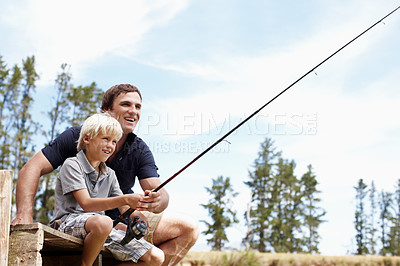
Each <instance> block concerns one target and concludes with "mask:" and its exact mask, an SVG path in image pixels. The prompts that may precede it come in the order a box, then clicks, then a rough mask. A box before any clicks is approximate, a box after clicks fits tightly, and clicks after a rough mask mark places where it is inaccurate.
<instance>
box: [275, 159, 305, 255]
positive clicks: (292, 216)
mask: <svg viewBox="0 0 400 266" xmlns="http://www.w3.org/2000/svg"><path fill="white" fill-rule="evenodd" d="M276 169H277V173H276V175H275V184H276V188H275V189H274V191H275V192H276V193H277V198H278V199H279V200H278V202H277V204H275V206H276V207H277V208H275V209H274V211H273V212H272V218H271V221H270V224H271V230H270V237H269V244H270V245H271V246H272V247H273V249H274V251H275V252H290V253H296V252H302V251H303V249H302V247H303V244H302V239H301V238H300V237H299V236H300V235H301V221H300V220H301V219H300V216H299V215H300V212H299V209H300V204H301V195H300V186H299V180H298V179H297V177H296V176H295V175H294V169H295V162H294V161H288V160H285V159H283V158H279V161H278V164H277V168H276Z"/></svg>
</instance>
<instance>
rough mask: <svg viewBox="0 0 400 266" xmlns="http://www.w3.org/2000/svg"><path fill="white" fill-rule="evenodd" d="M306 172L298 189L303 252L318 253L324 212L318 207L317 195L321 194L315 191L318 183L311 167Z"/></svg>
mask: <svg viewBox="0 0 400 266" xmlns="http://www.w3.org/2000/svg"><path fill="white" fill-rule="evenodd" d="M307 169H308V171H307V172H306V173H305V174H304V175H303V176H302V177H301V180H300V187H301V191H302V207H301V212H302V216H303V219H304V222H303V226H304V227H305V233H304V246H305V247H304V251H305V252H307V253H319V250H318V244H319V239H320V236H319V234H318V227H319V226H320V224H321V223H323V222H325V221H324V220H323V219H322V217H323V216H325V214H326V211H325V210H323V209H322V208H321V207H319V206H318V203H320V201H321V199H320V198H318V197H317V194H319V193H321V192H320V191H319V190H318V189H317V185H318V181H317V179H316V176H315V174H314V173H313V169H312V166H311V165H308V167H307Z"/></svg>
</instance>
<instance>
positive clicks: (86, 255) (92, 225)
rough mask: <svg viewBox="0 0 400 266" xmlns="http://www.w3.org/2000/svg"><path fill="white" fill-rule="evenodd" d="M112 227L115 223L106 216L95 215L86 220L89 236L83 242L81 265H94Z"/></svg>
mask: <svg viewBox="0 0 400 266" xmlns="http://www.w3.org/2000/svg"><path fill="white" fill-rule="evenodd" d="M112 227H113V221H112V220H111V218H110V217H108V216H105V215H93V216H91V217H89V218H88V219H87V220H86V223H85V230H86V232H87V236H86V237H85V240H84V242H83V252H82V262H81V265H93V263H94V261H95V260H96V258H97V256H98V255H99V253H100V251H101V249H102V248H103V245H104V242H105V241H106V239H107V236H108V235H109V234H110V232H111V230H112Z"/></svg>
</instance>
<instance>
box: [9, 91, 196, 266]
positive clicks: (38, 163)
mask: <svg viewBox="0 0 400 266" xmlns="http://www.w3.org/2000/svg"><path fill="white" fill-rule="evenodd" d="M141 107H142V96H141V94H140V91H139V90H138V89H137V88H136V87H135V86H132V85H130V84H120V85H115V86H113V87H111V88H110V89H109V90H107V91H106V93H105V94H104V97H103V102H102V106H101V109H102V111H103V112H107V113H109V114H110V115H111V116H113V117H114V118H116V119H117V120H118V122H119V123H120V124H121V127H122V131H123V135H122V137H121V139H120V140H119V141H118V143H117V146H116V149H115V152H114V153H113V155H112V156H111V157H110V158H109V159H108V161H107V165H108V166H109V167H110V168H111V169H113V170H114V171H115V173H116V175H117V178H118V181H119V185H120V188H121V190H122V192H123V193H132V190H131V188H132V187H133V185H134V183H135V177H137V178H138V180H139V183H140V186H141V188H142V189H143V191H144V190H153V189H155V188H156V187H158V186H159V185H160V184H161V181H160V179H159V177H158V174H157V167H156V165H155V163H154V158H153V155H152V153H151V152H150V150H149V148H148V146H147V145H146V144H145V143H144V142H143V141H142V140H141V139H140V138H138V137H137V136H136V135H135V134H133V133H132V132H133V130H134V129H135V127H136V125H137V123H138V121H139V119H140V114H141ZM79 131H80V128H79V127H73V128H70V129H67V130H66V131H65V132H63V133H62V134H61V135H60V136H59V137H57V138H56V139H55V140H54V141H52V142H50V144H49V145H47V146H46V147H45V148H43V149H42V150H41V151H39V152H38V153H36V154H35V155H34V156H33V157H32V158H31V159H30V160H29V161H28V162H27V163H26V164H25V166H24V167H23V168H22V169H21V171H20V173H19V176H18V181H17V190H16V201H17V216H16V218H15V219H14V220H13V222H12V225H15V224H27V223H32V222H33V220H32V213H33V200H34V196H35V194H36V190H37V187H38V183H39V178H40V176H42V175H45V174H47V173H50V172H51V171H53V170H54V169H56V168H57V167H58V166H60V165H61V164H62V163H63V162H64V160H65V159H67V158H69V157H73V156H75V155H76V153H77V150H76V141H77V140H78V137H79ZM144 200H145V201H146V202H147V203H148V210H149V211H150V212H152V213H156V214H157V213H161V212H163V211H164V210H165V209H166V208H167V206H168V202H169V196H168V193H167V192H166V191H165V189H164V188H163V189H161V190H160V191H159V193H150V195H148V196H147V197H145V198H144ZM107 214H108V215H110V217H111V218H112V219H115V218H116V217H117V216H118V214H119V213H118V212H116V211H114V210H113V211H111V212H109V213H107ZM141 217H142V218H143V219H145V218H144V217H143V215H141ZM148 220H149V225H150V227H153V228H155V230H154V232H153V234H150V238H151V237H152V242H153V244H154V245H155V246H157V247H158V248H160V249H161V250H162V251H163V252H164V254H165V260H164V265H175V264H177V263H178V262H179V261H180V260H181V259H182V258H183V257H184V256H185V254H186V253H187V252H188V251H189V249H190V248H191V247H192V246H193V245H194V243H195V242H196V240H197V237H198V235H199V230H198V225H197V223H195V222H193V221H191V220H187V219H183V218H182V217H180V218H177V217H172V216H167V215H165V214H163V215H152V214H151V213H150V216H149V217H148ZM150 240H151V239H150Z"/></svg>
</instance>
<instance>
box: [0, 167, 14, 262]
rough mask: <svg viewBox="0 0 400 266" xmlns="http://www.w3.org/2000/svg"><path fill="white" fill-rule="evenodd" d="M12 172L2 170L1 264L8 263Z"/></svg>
mask: <svg viewBox="0 0 400 266" xmlns="http://www.w3.org/2000/svg"><path fill="white" fill-rule="evenodd" d="M11 184H12V172H11V171H8V170H0V265H7V264H8V246H9V234H10V214H11V195H12V191H11V190H12V189H11Z"/></svg>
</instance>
